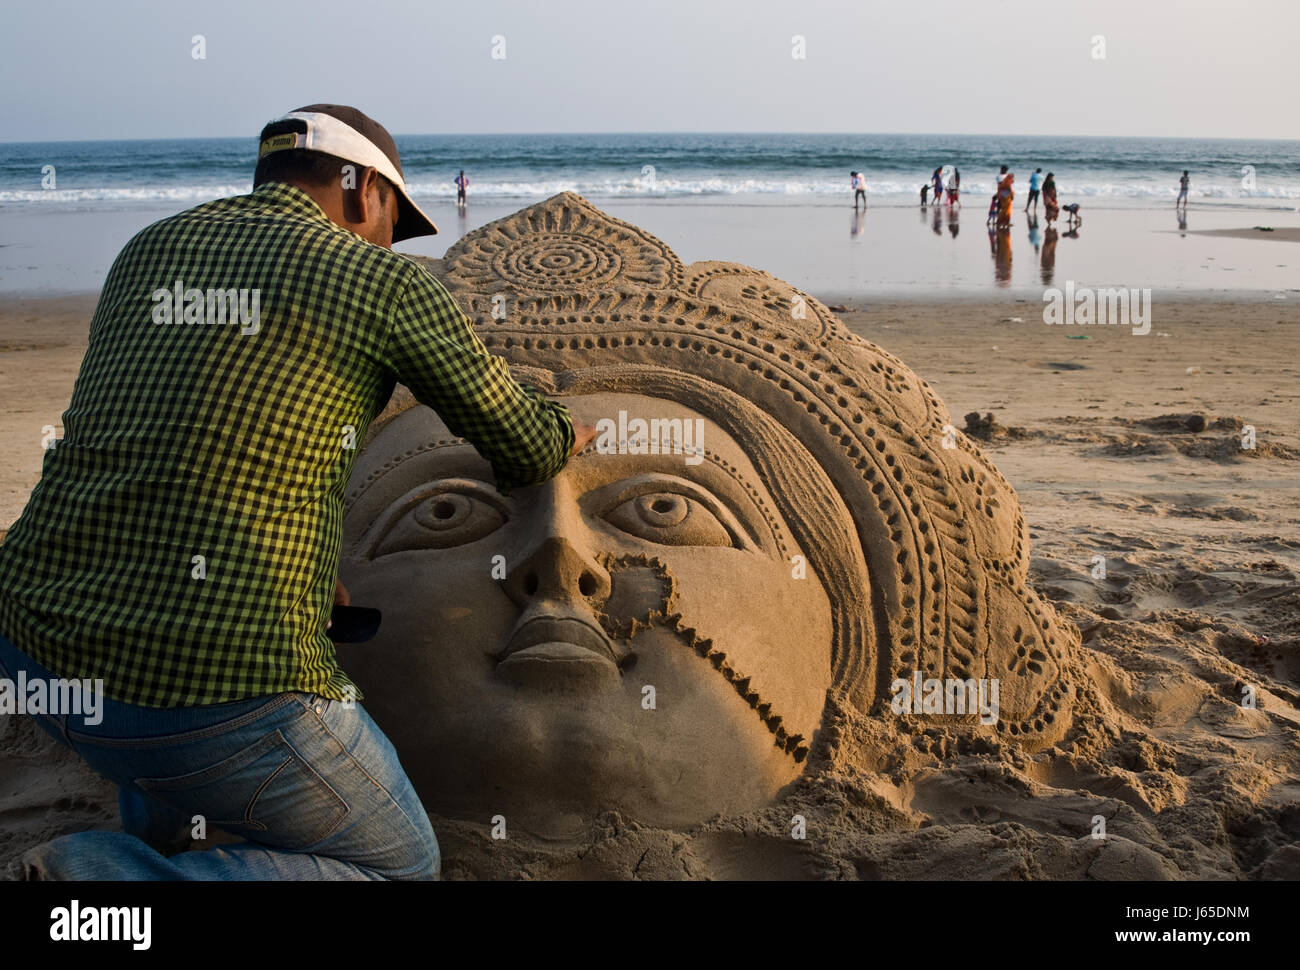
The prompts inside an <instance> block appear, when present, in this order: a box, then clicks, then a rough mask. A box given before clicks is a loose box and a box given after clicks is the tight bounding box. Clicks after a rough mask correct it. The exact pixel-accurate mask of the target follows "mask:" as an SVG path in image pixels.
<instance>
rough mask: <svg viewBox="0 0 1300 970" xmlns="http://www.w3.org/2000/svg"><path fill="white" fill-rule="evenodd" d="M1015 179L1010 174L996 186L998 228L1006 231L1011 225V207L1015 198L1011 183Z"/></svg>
mask: <svg viewBox="0 0 1300 970" xmlns="http://www.w3.org/2000/svg"><path fill="white" fill-rule="evenodd" d="M1015 179H1016V177H1015V175H1013V174H1011V173H1010V172H1008V173H1007V175H1006V177H1005V178H1004V179H1003V180H1002V182H1001V184H1000V185H999V186H998V228H999V229H1006V228H1007V227H1008V226H1010V225H1011V206H1012V201H1013V200H1014V199H1015V197H1016V193H1015V190H1014V189H1013V188H1012V185H1011V183H1012V182H1014V181H1015Z"/></svg>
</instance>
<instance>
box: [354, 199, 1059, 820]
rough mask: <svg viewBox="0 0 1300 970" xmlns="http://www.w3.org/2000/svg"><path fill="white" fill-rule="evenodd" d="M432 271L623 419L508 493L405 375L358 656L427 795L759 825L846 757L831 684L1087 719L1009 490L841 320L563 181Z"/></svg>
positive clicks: (360, 595) (372, 447)
mask: <svg viewBox="0 0 1300 970" xmlns="http://www.w3.org/2000/svg"><path fill="white" fill-rule="evenodd" d="M429 265H430V268H431V269H432V271H433V272H434V273H435V275H436V276H437V277H438V278H439V279H440V280H442V281H443V282H444V283H445V285H446V286H447V287H448V289H449V291H450V292H451V293H452V294H453V295H454V296H455V297H456V299H457V300H458V301H459V303H460V304H461V306H462V307H463V308H464V309H465V310H466V312H467V313H468V314H469V315H470V316H471V318H472V319H473V320H474V322H475V326H476V328H477V330H478V332H479V334H480V336H481V337H482V339H483V341H484V343H485V344H486V345H487V347H488V348H489V349H490V350H492V351H493V352H494V353H497V354H500V355H503V356H504V357H505V358H506V359H507V360H508V361H509V362H510V364H511V367H512V369H513V370H514V372H515V374H516V376H517V377H518V378H519V379H520V380H522V381H524V382H525V383H528V384H532V385H534V386H537V387H540V388H542V389H544V390H545V391H547V392H548V393H549V394H552V395H555V396H558V397H559V398H561V399H562V400H563V401H564V402H565V403H566V404H568V405H569V407H570V408H571V409H572V410H573V412H574V413H575V414H577V415H578V416H580V417H582V418H584V419H586V420H587V421H589V422H591V423H593V424H598V426H600V427H602V428H603V429H604V431H605V433H604V434H603V435H602V439H600V440H598V442H597V445H596V446H593V447H592V448H589V449H588V450H587V451H585V452H584V453H583V454H581V455H579V456H577V457H575V459H574V460H573V461H571V462H570V465H569V466H568V468H566V469H565V471H564V472H563V473H562V474H561V475H560V476H559V477H558V478H556V479H555V480H554V481H552V482H549V483H547V484H546V485H544V486H539V487H536V488H531V489H520V490H517V491H516V492H514V493H513V494H511V495H510V496H508V497H502V496H501V495H499V494H498V493H497V492H496V491H495V489H494V488H493V485H492V475H491V470H490V468H489V466H488V465H487V463H486V462H484V461H483V460H482V459H481V458H479V456H478V455H477V453H476V452H474V451H473V449H472V448H470V447H468V446H467V445H466V444H465V443H464V442H462V441H460V440H459V439H457V438H455V437H454V436H453V435H452V434H451V433H450V432H449V431H448V430H447V428H446V427H445V426H444V425H443V424H442V423H441V421H440V420H439V419H438V418H437V416H436V415H435V414H434V412H432V411H431V410H429V409H428V408H425V407H423V406H420V405H416V404H415V402H414V401H413V400H412V398H411V397H410V395H409V393H408V392H406V391H405V390H404V389H403V388H400V387H399V388H398V389H397V392H396V393H395V394H394V397H393V399H392V401H391V402H390V403H389V406H388V407H387V409H386V410H385V411H384V413H383V414H382V415H381V416H380V417H379V418H378V419H377V420H376V421H375V422H374V423H373V425H372V426H371V428H370V430H369V433H368V436H367V439H366V442H365V443H364V449H363V452H362V454H361V455H360V456H359V458H358V461H357V464H356V467H355V469H354V473H353V478H352V484H351V487H350V492H349V496H348V507H347V517H346V521H345V527H344V528H345V534H344V548H343V561H342V567H341V575H342V578H343V580H344V582H345V583H346V584H347V585H348V587H349V589H350V590H351V593H352V597H353V601H354V602H356V603H359V604H365V605H373V606H378V607H380V608H381V609H382V610H383V611H384V624H383V627H382V629H381V632H380V635H379V636H378V637H377V638H376V639H375V640H374V641H372V642H371V643H369V644H366V645H364V646H354V647H344V648H342V649H341V657H342V661H343V663H344V665H345V667H346V668H347V669H348V670H349V671H350V672H351V673H352V674H353V676H354V677H356V678H357V680H358V682H359V683H360V684H361V686H362V689H363V690H364V691H365V698H366V700H365V703H366V706H367V709H368V710H369V711H370V712H371V713H372V714H373V716H374V717H375V719H376V720H377V721H378V722H379V724H380V725H381V727H383V729H384V730H385V732H386V733H387V734H388V736H389V737H390V738H391V739H392V741H393V742H394V744H395V746H396V747H397V750H398V752H399V754H400V755H401V757H402V761H403V763H404V764H405V766H406V767H407V770H408V772H409V773H410V775H411V777H412V779H413V781H414V783H415V785H416V788H417V790H418V791H419V792H420V794H421V797H422V799H423V800H424V802H425V805H426V806H427V807H428V808H429V810H430V812H431V813H435V814H438V815H443V816H447V817H454V818H462V819H475V820H479V821H482V822H484V823H485V824H486V823H487V822H488V820H489V819H492V818H496V817H498V816H500V817H501V818H503V819H509V820H510V821H511V823H512V824H515V825H516V826H522V827H523V828H524V829H525V830H527V831H530V832H533V833H536V834H539V835H543V836H548V837H560V836H563V835H565V834H566V833H570V834H571V833H573V832H577V831H580V830H581V827H582V825H583V824H584V823H585V822H586V821H587V820H589V819H590V818H591V817H592V816H593V815H594V814H595V813H598V812H601V811H605V810H617V811H618V812H620V813H622V814H624V815H625V816H630V817H633V818H636V819H641V820H644V821H646V822H647V823H649V824H652V825H659V826H668V827H672V826H688V825H692V824H695V823H698V822H701V821H703V820H705V819H708V818H711V817H714V816H717V815H725V814H729V813H738V812H743V811H747V810H750V809H753V808H755V807H758V806H762V805H764V804H769V803H771V801H772V800H773V799H775V798H777V797H778V796H779V795H780V793H781V792H782V790H783V789H785V788H786V786H788V785H790V783H791V782H793V781H794V780H795V779H797V778H798V777H799V776H800V774H801V773H802V772H803V771H804V770H805V768H806V767H807V765H808V764H809V763H811V762H813V761H816V760H817V755H818V751H819V746H826V745H833V744H836V743H841V741H840V740H839V739H836V738H833V737H829V736H828V735H827V733H826V732H823V730H822V728H823V714H824V711H825V710H826V709H827V704H828V702H833V703H837V704H843V705H850V706H852V707H853V708H855V709H856V710H857V711H859V712H861V713H862V714H864V715H865V716H867V717H869V718H875V719H880V720H882V721H884V720H889V721H891V722H892V723H893V724H894V725H896V729H897V730H898V731H900V732H902V733H904V734H906V733H908V732H913V731H914V732H919V731H922V730H924V729H926V728H927V727H929V726H933V725H936V724H940V725H945V726H947V727H948V728H949V729H950V730H953V731H956V732H958V734H959V735H960V736H980V735H983V736H986V737H989V738H995V739H998V740H1000V741H1002V742H1007V743H1014V744H1016V745H1019V746H1022V747H1023V748H1024V749H1026V750H1031V751H1032V750H1037V749H1040V748H1043V747H1045V746H1048V745H1050V744H1053V743H1054V742H1056V741H1057V740H1059V739H1061V738H1062V737H1063V736H1064V735H1065V733H1066V732H1067V731H1068V730H1069V728H1070V726H1071V712H1072V706H1073V704H1074V701H1075V698H1076V696H1077V693H1078V686H1079V684H1080V683H1081V680H1080V674H1079V666H1078V661H1077V660H1076V659H1075V649H1076V644H1077V635H1076V634H1075V633H1073V632H1072V628H1071V627H1069V626H1068V625H1067V624H1063V623H1061V622H1060V621H1058V619H1057V617H1056V615H1055V614H1054V612H1053V610H1052V608H1051V607H1050V606H1049V605H1047V604H1046V603H1044V602H1043V601H1042V600H1040V599H1039V598H1038V597H1037V596H1036V595H1035V594H1034V592H1033V591H1032V590H1031V589H1030V588H1029V586H1028V584H1027V570H1028V534H1027V530H1026V527H1025V522H1024V519H1023V517H1022V516H1021V514H1020V510H1019V505H1018V502H1017V499H1016V496H1015V493H1014V492H1013V490H1012V489H1011V487H1010V486H1009V485H1008V483H1007V482H1006V481H1005V480H1004V479H1003V477H1002V476H1001V475H1000V474H999V473H998V472H997V470H996V469H995V468H994V467H993V466H992V465H991V464H990V463H989V461H988V460H987V459H986V458H985V457H984V456H983V455H982V454H981V453H980V451H979V449H978V448H977V447H976V446H975V445H974V444H973V443H972V442H971V441H970V440H969V439H967V438H966V437H965V436H964V435H963V434H962V433H961V432H959V431H958V430H957V429H956V428H954V427H953V426H952V425H951V423H950V419H949V416H948V413H947V411H946V410H945V408H944V406H943V404H942V403H941V402H940V401H939V400H938V398H937V397H936V396H935V394H934V393H933V392H932V391H931V389H930V388H929V386H928V385H927V384H926V383H925V382H924V381H922V380H920V379H919V378H918V377H917V376H916V375H915V374H913V373H912V372H911V371H910V370H909V369H908V368H907V367H906V366H905V365H904V364H903V363H902V362H901V361H899V360H898V359H896V358H894V357H893V356H891V355H890V354H888V353H887V352H885V351H884V350H882V349H881V348H879V347H877V346H875V345H873V344H870V343H868V342H866V341H864V340H862V339H860V338H858V337H856V336H854V335H853V334H851V333H849V332H847V331H846V330H845V329H844V328H843V327H842V326H841V325H840V324H839V323H838V321H837V320H836V318H835V316H834V315H833V314H832V313H831V312H830V311H829V310H828V309H827V308H826V307H825V306H824V305H822V304H821V303H819V302H818V301H817V300H815V299H813V298H812V297H810V296H807V295H806V294H803V293H801V292H799V291H798V290H795V289H794V288H792V287H790V286H789V285H787V284H785V283H783V282H781V281H780V280H778V279H776V278H774V277H773V276H771V275H769V274H767V273H764V272H761V271H759V270H755V269H751V268H749V267H746V266H741V265H738V264H734V263H726V262H713V261H710V262H699V263H693V264H690V265H683V264H682V262H681V260H679V259H678V257H677V256H676V255H675V254H674V253H673V252H672V251H671V250H670V249H669V248H668V247H667V246H665V245H664V244H663V243H662V242H660V241H659V240H657V239H655V238H653V237H651V236H650V235H648V234H647V233H645V232H643V231H641V230H640V229H637V228H636V227H634V226H631V225H628V224H626V223H623V222H620V221H619V220H617V219H614V218H611V217H610V216H608V215H606V214H605V213H603V212H601V211H600V210H598V209H596V208H595V207H593V206H592V205H590V204H589V203H588V202H586V201H585V200H584V199H582V198H581V197H579V196H576V195H573V194H571V193H563V194H561V195H557V196H555V197H554V198H551V199H548V200H547V201H545V202H542V203H540V204H538V205H534V206H532V207H530V208H528V209H525V210H523V211H521V212H519V213H516V214H515V215H513V216H510V217H508V218H506V219H502V220H499V221H497V222H494V223H492V224H490V225H487V226H484V227H483V228H481V229H478V230H476V231H474V232H472V233H470V234H469V235H467V236H466V237H465V238H463V239H462V240H460V241H459V242H458V243H457V244H455V245H454V246H453V247H452V248H451V249H450V250H449V251H448V253H447V256H446V258H445V259H444V260H441V261H429ZM638 421H640V422H643V423H638ZM688 439H689V440H688ZM655 452H658V453H655ZM936 685H937V690H936V689H934V688H935V687H936ZM953 685H959V686H957V687H956V688H955V689H954V688H953ZM986 687H988V688H990V691H989V692H988V693H986V692H985V688H986ZM977 688H978V690H977ZM977 698H978V700H977ZM963 701H964V702H965V703H963ZM989 702H992V703H989ZM979 705H982V706H979Z"/></svg>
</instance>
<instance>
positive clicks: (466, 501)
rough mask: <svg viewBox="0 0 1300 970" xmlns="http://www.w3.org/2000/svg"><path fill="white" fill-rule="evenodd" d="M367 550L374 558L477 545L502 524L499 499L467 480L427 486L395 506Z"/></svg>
mask: <svg viewBox="0 0 1300 970" xmlns="http://www.w3.org/2000/svg"><path fill="white" fill-rule="evenodd" d="M394 509H395V511H394V512H393V513H392V514H391V515H390V516H389V521H388V523H387V524H386V525H385V527H384V528H383V530H382V531H381V532H380V534H379V537H378V538H377V539H376V540H375V542H374V544H373V546H372V547H371V551H370V557H371V558H372V559H377V558H378V557H380V556H386V555H388V554H390V553H394V552H403V551H405V550H409V549H450V548H452V547H454V546H463V545H467V544H469V543H471V542H477V541H478V540H479V539H482V538H483V537H484V536H488V535H491V534H492V533H493V532H495V531H496V530H497V529H499V528H501V526H502V525H504V524H505V521H506V514H505V510H504V508H503V507H502V506H501V503H500V502H499V500H497V499H495V498H494V497H492V496H491V493H489V492H488V491H487V489H485V488H483V487H482V486H480V485H478V484H477V483H475V482H471V481H469V480H463V481H462V480H455V479H448V480H444V481H441V482H434V483H431V484H429V485H427V486H425V487H423V488H421V489H419V490H418V491H417V492H415V493H413V494H411V495H408V496H407V497H405V498H404V499H402V500H401V501H400V502H397V503H395V505H394Z"/></svg>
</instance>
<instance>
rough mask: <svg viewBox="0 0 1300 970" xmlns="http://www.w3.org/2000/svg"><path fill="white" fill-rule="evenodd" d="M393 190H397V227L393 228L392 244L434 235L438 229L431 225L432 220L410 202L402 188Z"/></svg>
mask: <svg viewBox="0 0 1300 970" xmlns="http://www.w3.org/2000/svg"><path fill="white" fill-rule="evenodd" d="M393 188H394V189H396V190H397V225H395V226H394V227H393V242H401V241H402V240H403V239H414V238H415V237H416V236H432V235H435V234H436V233H437V232H438V227H437V226H435V225H434V224H433V220H432V219H430V218H429V217H428V216H427V215H425V214H424V210H422V209H421V208H420V207H419V206H418V205H416V204H415V203H414V202H412V201H411V197H410V196H409V195H407V194H406V190H405V189H404V188H402V187H401V186H400V185H394V186H393Z"/></svg>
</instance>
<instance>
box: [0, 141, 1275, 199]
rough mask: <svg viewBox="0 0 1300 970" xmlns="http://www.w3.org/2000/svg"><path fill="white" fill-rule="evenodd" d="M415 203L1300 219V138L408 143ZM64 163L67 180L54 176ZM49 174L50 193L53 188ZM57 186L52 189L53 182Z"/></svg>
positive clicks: (244, 165) (190, 154)
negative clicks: (1150, 211)
mask: <svg viewBox="0 0 1300 970" xmlns="http://www.w3.org/2000/svg"><path fill="white" fill-rule="evenodd" d="M396 141H397V145H398V149H399V150H400V151H401V154H402V162H403V166H404V169H405V175H406V179H407V182H408V185H409V186H410V189H411V191H412V194H413V195H414V197H415V198H416V199H417V200H430V201H433V200H439V199H451V198H453V197H454V196H455V186H454V185H453V183H452V179H453V178H454V177H455V176H456V173H457V172H458V171H459V170H460V169H462V168H463V169H464V170H465V172H466V174H467V175H468V176H469V178H470V195H471V197H472V198H481V199H483V200H485V201H492V202H499V203H503V204H509V205H510V206H511V207H512V208H518V207H520V206H523V205H527V204H528V203H530V202H534V201H538V200H540V199H544V198H547V197H549V196H551V195H554V194H555V193H557V192H561V191H565V190H568V191H573V192H577V193H579V194H580V195H583V196H586V197H587V198H588V199H590V200H591V201H593V202H596V203H600V202H602V201H610V200H632V199H636V200H639V201H654V200H663V201H672V200H681V199H693V200H710V201H713V202H719V203H722V202H727V201H731V202H733V203H735V204H772V205H781V204H789V205H818V204H825V205H837V204H840V203H842V202H843V201H844V200H846V199H848V198H849V197H850V195H851V193H850V189H849V171H850V170H857V171H861V172H863V173H865V175H866V179H867V193H868V196H869V197H870V198H871V199H872V200H873V202H876V203H880V204H898V205H904V204H910V203H911V202H912V201H914V200H915V199H916V196H917V193H918V191H919V189H920V186H921V184H922V183H923V182H925V181H927V180H928V178H929V176H930V173H931V172H933V170H934V169H935V167H936V166H939V165H943V166H945V167H946V169H945V179H946V175H947V172H948V171H950V170H951V168H952V167H953V166H956V167H957V168H958V169H959V170H960V171H961V176H962V179H961V181H962V191H963V194H964V195H965V196H968V197H969V196H989V195H991V194H992V191H993V184H994V179H995V177H996V172H997V170H998V166H999V165H1002V164H1007V165H1009V166H1010V167H1011V169H1012V171H1014V172H1015V173H1016V174H1017V183H1018V187H1019V189H1020V190H1021V191H1023V190H1024V188H1025V186H1026V183H1027V180H1028V175H1029V173H1030V172H1032V171H1033V170H1034V169H1035V168H1040V167H1041V168H1042V169H1043V171H1044V172H1048V171H1052V172H1055V173H1056V181H1057V185H1058V187H1059V194H1060V196H1061V198H1062V201H1065V200H1067V199H1069V200H1073V201H1086V203H1087V205H1088V206H1089V208H1109V207H1164V206H1166V205H1167V204H1168V203H1170V202H1172V201H1173V199H1174V198H1175V196H1176V195H1177V192H1178V177H1179V175H1181V173H1182V171H1183V169H1188V170H1189V171H1190V172H1191V185H1192V187H1191V202H1192V203H1193V204H1194V205H1195V204H1203V205H1214V206H1221V207H1236V208H1251V209H1261V210H1281V211H1287V212H1294V211H1300V141H1244V140H1222V139H1169V138H1064V137H1037V136H1001V135H797V134H615V135H581V134H566V135H536V134H534V135H402V136H398V137H397V138H396ZM255 161H256V140H255V139H254V138H251V137H250V138H195V139H181V140H157V141H96V142H30V143H4V144H0V207H3V208H11V207H15V208H27V207H34V206H49V207H54V208H56V209H64V210H82V211H84V210H104V209H122V208H130V207H132V206H149V207H158V206H163V207H176V208H184V207H186V206H188V205H192V204H196V203H199V202H203V201H206V200H208V199H215V198H220V197H222V196H226V195H234V194H240V193H243V192H247V191H248V190H249V189H250V187H251V185H252V171H253V168H254V164H255ZM46 166H53V180H52V182H51V180H50V179H48V178H46V177H45V176H46V175H47V174H48V173H49V169H47V168H46ZM43 180H44V184H43ZM51 185H52V187H50V186H51Z"/></svg>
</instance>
